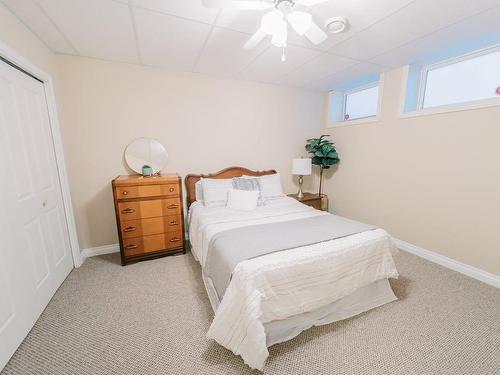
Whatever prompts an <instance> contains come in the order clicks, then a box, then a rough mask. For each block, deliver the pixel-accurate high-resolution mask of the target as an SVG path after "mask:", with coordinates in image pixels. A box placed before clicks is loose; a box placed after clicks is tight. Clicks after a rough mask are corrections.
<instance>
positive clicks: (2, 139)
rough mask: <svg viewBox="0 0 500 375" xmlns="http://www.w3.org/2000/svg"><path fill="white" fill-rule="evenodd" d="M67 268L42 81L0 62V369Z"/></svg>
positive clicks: (64, 227) (67, 249) (64, 228)
mask: <svg viewBox="0 0 500 375" xmlns="http://www.w3.org/2000/svg"><path fill="white" fill-rule="evenodd" d="M72 268H73V259H72V256H71V249H70V244H69V236H68V228H67V225H66V217H65V212H64V207H63V201H62V194H61V187H60V183H59V176H58V170H57V164H56V158H55V153H54V146H53V143H52V137H51V129H50V123H49V115H48V109H47V102H46V98H45V91H44V85H43V84H42V83H41V82H39V81H37V80H35V79H34V78H32V77H30V76H28V75H26V74H25V73H22V72H20V71H19V70H17V69H15V68H13V67H11V66H9V65H7V64H6V63H4V62H3V61H0V370H1V369H2V368H3V367H4V366H5V364H6V363H7V361H8V360H9V358H10V357H11V356H12V354H13V353H14V351H15V350H16V349H17V347H18V346H19V344H20V343H21V342H22V340H23V339H24V338H25V337H26V335H27V333H28V332H29V330H30V329H31V327H32V326H33V324H34V323H35V321H36V320H37V319H38V317H39V316H40V314H41V312H42V311H43V309H44V308H45V307H46V306H47V303H48V302H49V300H50V299H51V298H52V296H53V295H54V293H55V291H56V290H57V288H58V287H59V286H60V285H61V283H62V282H63V281H64V279H65V278H66V276H67V275H68V273H69V272H70V271H71V269H72Z"/></svg>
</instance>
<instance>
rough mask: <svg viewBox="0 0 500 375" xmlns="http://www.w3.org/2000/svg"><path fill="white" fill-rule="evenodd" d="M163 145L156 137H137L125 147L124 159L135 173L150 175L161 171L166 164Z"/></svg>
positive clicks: (165, 152)
mask: <svg viewBox="0 0 500 375" xmlns="http://www.w3.org/2000/svg"><path fill="white" fill-rule="evenodd" d="M167 160H168V154H167V150H165V147H163V145H162V144H161V143H160V142H158V141H157V140H156V139H151V138H137V139H134V140H133V141H132V142H130V144H129V145H128V146H127V148H126V149H125V161H126V162H127V165H128V166H129V167H130V169H132V170H133V171H134V172H135V173H139V174H142V175H143V176H151V175H153V174H158V173H160V172H161V170H162V169H163V168H165V165H166V164H167Z"/></svg>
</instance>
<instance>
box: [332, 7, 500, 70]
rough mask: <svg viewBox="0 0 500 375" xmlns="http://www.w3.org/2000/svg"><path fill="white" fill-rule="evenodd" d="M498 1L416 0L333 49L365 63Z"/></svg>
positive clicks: (334, 51)
mask: <svg viewBox="0 0 500 375" xmlns="http://www.w3.org/2000/svg"><path fill="white" fill-rule="evenodd" d="M497 1H498V0H476V1H471V0H467V1H456V0H440V1H439V6H437V4H436V1H435V0H418V1H415V2H413V3H411V4H410V5H408V6H407V7H405V8H403V9H402V10H401V11H399V12H397V13H395V14H393V15H391V16H389V17H387V18H385V19H383V20H382V21H380V22H379V23H377V24H375V25H374V26H372V27H370V28H368V29H366V30H365V31H363V32H361V33H359V34H357V35H355V36H353V37H352V38H351V39H348V40H347V41H344V42H342V43H340V44H338V45H336V46H334V47H333V48H332V49H331V50H330V51H331V52H333V53H336V54H340V55H342V56H347V57H351V58H355V59H360V60H369V59H370V58H373V57H375V56H378V55H380V54H382V53H385V52H387V51H389V50H391V49H394V48H396V47H398V46H400V45H402V44H404V43H408V42H410V41H411V40H414V39H416V38H419V37H422V36H424V35H426V34H429V33H431V32H434V31H436V30H438V29H440V28H443V27H446V26H449V25H451V24H452V23H454V22H457V21H459V20H461V19H463V18H465V17H467V16H470V15H472V14H474V13H477V12H479V11H481V10H484V9H487V8H488V7H491V6H492V4H494V3H495V2H497Z"/></svg>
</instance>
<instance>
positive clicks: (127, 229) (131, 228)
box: [123, 227, 136, 232]
mask: <svg viewBox="0 0 500 375" xmlns="http://www.w3.org/2000/svg"><path fill="white" fill-rule="evenodd" d="M135 229H136V228H135V227H127V228H125V229H124V230H123V231H124V232H135Z"/></svg>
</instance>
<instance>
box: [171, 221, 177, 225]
mask: <svg viewBox="0 0 500 375" xmlns="http://www.w3.org/2000/svg"><path fill="white" fill-rule="evenodd" d="M177 224H179V223H178V222H177V220H172V221H171V222H170V225H177Z"/></svg>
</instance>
